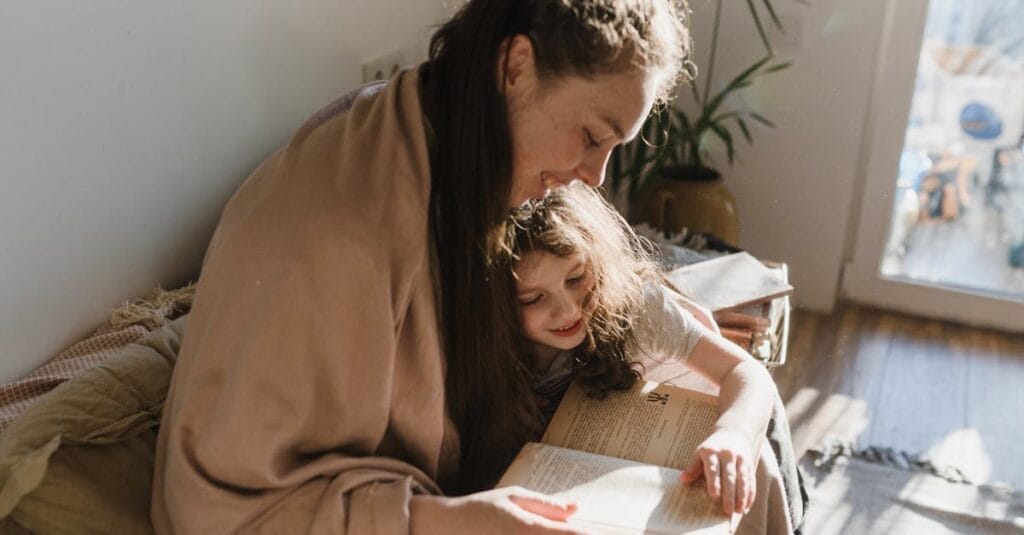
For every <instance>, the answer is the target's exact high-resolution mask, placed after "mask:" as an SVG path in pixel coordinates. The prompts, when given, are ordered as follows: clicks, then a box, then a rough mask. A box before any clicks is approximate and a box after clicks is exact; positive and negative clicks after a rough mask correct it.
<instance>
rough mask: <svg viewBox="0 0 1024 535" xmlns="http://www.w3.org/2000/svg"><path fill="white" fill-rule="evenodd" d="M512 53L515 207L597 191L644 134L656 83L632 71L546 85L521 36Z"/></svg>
mask: <svg viewBox="0 0 1024 535" xmlns="http://www.w3.org/2000/svg"><path fill="white" fill-rule="evenodd" d="M509 46H510V49H509V57H508V66H507V70H503V71H502V73H503V74H505V76H504V77H503V82H504V83H503V85H504V93H505V96H506V100H507V104H508V114H509V128H510V134H511V138H512V193H511V198H510V204H511V206H513V207H515V206H519V205H521V204H523V203H524V202H526V201H527V200H529V199H540V198H543V197H544V196H545V195H546V194H547V192H548V191H549V190H551V189H554V188H557V187H561V186H564V185H567V184H569V183H570V182H573V181H574V180H581V181H583V182H584V183H585V184H587V185H589V186H594V187H596V186H599V185H600V184H601V182H603V181H604V175H605V168H606V167H607V165H608V159H609V156H610V155H611V151H612V149H614V148H615V146H616V145H619V144H621V143H623V142H625V141H628V140H630V139H633V137H635V136H636V134H637V133H638V132H639V131H640V127H641V126H642V125H643V121H644V118H645V117H647V115H648V113H649V112H650V110H651V106H652V105H653V103H654V94H655V88H656V83H657V81H658V79H657V78H656V77H655V76H654V75H650V74H647V73H643V72H636V71H627V72H623V73H615V74H597V75H594V76H592V77H586V78H585V77H582V76H568V77H565V78H561V79H557V80H544V81H541V80H539V79H538V78H537V77H536V72H535V70H534V63H533V48H532V45H531V44H530V41H529V39H526V38H525V37H523V36H516V37H514V38H513V39H512V40H511V41H510V45H509ZM502 69H504V64H502Z"/></svg>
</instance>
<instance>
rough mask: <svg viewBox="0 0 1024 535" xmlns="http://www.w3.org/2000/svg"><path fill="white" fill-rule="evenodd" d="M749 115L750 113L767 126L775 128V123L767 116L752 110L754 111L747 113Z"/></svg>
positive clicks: (753, 117)
mask: <svg viewBox="0 0 1024 535" xmlns="http://www.w3.org/2000/svg"><path fill="white" fill-rule="evenodd" d="M747 115H749V116H750V117H751V118H752V119H754V120H755V121H757V122H759V123H761V124H763V125H765V126H767V127H768V128H775V123H773V122H771V121H769V120H768V118H767V117H765V116H764V115H761V114H760V113H757V112H753V111H752V112H749V113H747Z"/></svg>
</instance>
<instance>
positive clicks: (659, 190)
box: [632, 167, 740, 245]
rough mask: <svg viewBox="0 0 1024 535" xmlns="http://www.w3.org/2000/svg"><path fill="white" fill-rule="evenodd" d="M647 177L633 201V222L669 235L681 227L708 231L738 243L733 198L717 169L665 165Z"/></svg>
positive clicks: (737, 228) (730, 241) (732, 242)
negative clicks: (666, 166) (647, 224)
mask: <svg viewBox="0 0 1024 535" xmlns="http://www.w3.org/2000/svg"><path fill="white" fill-rule="evenodd" d="M650 180H651V183H649V184H647V185H646V186H645V187H644V188H643V190H642V191H641V193H640V195H639V197H638V198H637V199H636V202H635V203H634V207H633V211H632V213H633V214H634V217H635V219H636V221H637V222H646V223H649V224H650V225H651V226H653V227H654V228H657V229H659V230H661V231H663V232H668V233H673V234H674V233H677V232H679V231H681V230H682V229H683V228H686V229H688V230H689V231H690V232H710V233H712V234H714V235H715V236H718V237H719V238H721V239H723V240H725V241H726V242H729V243H730V244H732V245H738V244H739V241H740V220H739V215H738V214H737V213H736V200H735V199H734V198H733V196H732V193H731V192H730V191H729V189H728V188H726V187H725V184H724V181H723V180H722V175H720V174H719V173H718V172H716V171H714V170H712V169H706V168H693V167H669V168H665V169H663V170H662V171H661V173H660V174H659V175H658V176H655V177H651V179H650Z"/></svg>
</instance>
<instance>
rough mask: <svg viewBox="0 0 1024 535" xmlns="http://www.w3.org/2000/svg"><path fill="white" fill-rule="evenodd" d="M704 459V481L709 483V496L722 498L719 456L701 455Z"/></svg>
mask: <svg viewBox="0 0 1024 535" xmlns="http://www.w3.org/2000/svg"><path fill="white" fill-rule="evenodd" d="M701 456H702V457H704V459H703V460H704V480H705V481H707V483H708V494H709V495H711V497H712V498H718V497H719V496H721V490H722V487H721V481H720V480H719V477H720V474H719V466H718V456H717V455H715V454H714V453H712V454H701Z"/></svg>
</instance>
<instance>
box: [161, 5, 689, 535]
mask: <svg viewBox="0 0 1024 535" xmlns="http://www.w3.org/2000/svg"><path fill="white" fill-rule="evenodd" d="M680 8H681V6H678V5H676V4H675V3H673V2H670V0H632V1H612V0H586V1H575V2H569V1H565V0H471V1H470V2H469V3H468V4H467V5H466V6H464V7H463V8H462V9H461V10H460V11H459V13H457V14H456V15H455V16H454V17H453V18H452V20H451V21H449V22H448V23H446V24H445V25H444V26H442V27H441V28H440V30H439V31H438V32H437V33H436V34H435V36H434V38H433V39H432V42H431V51H430V59H429V61H428V62H427V63H425V64H424V65H422V66H420V67H419V68H418V69H414V70H411V71H406V72H403V73H400V74H399V75H396V77H395V78H393V79H392V80H391V81H390V82H389V83H387V84H375V85H371V86H367V87H365V88H363V89H361V90H359V91H357V92H355V93H353V94H350V95H348V96H347V97H344V98H343V99H341V100H340V101H338V102H336V103H335V104H333V105H331V106H329V107H327V108H325V109H324V110H323V111H321V112H320V113H318V114H317V115H315V116H314V117H313V118H312V119H310V120H309V121H308V122H307V123H306V124H305V125H304V126H303V127H302V128H300V130H299V131H298V132H297V133H296V135H295V137H294V138H293V139H292V140H291V141H290V142H289V144H288V145H287V146H286V147H284V148H283V149H281V150H280V151H279V152H278V153H276V154H274V155H273V156H271V157H270V158H269V159H268V160H266V161H265V162H263V163H262V164H261V165H260V166H259V167H258V168H257V169H256V170H255V171H254V172H253V174H252V175H251V176H250V177H249V178H248V179H247V181H246V183H245V184H244V185H243V186H242V187H241V188H240V189H239V191H238V192H237V193H236V194H235V196H234V197H233V198H232V200H231V202H230V203H229V204H228V206H227V207H226V209H225V211H224V214H223V216H222V219H221V222H220V224H219V225H218V228H217V231H216V233H215V234H214V237H213V240H212V241H211V243H210V247H209V250H208V251H207V255H206V259H205V262H204V265H203V272H202V276H201V278H200V281H199V285H198V289H197V296H196V300H195V303H194V305H193V309H192V313H191V316H190V318H189V321H188V327H187V333H186V336H185V339H184V341H183V346H182V350H181V356H180V357H179V362H178V363H177V365H176V369H175V374H174V378H173V380H172V385H171V390H170V392H169V395H168V400H167V404H166V406H165V413H164V419H163V425H162V428H161V433H160V438H159V441H158V445H157V470H156V475H155V479H154V494H153V522H154V527H155V528H156V530H157V532H160V533H167V532H203V533H222V532H232V531H247V532H248V531H272V532H289V533H291V532H301V531H315V532H327V533H332V532H346V531H351V532H354V533H363V532H378V531H387V532H391V531H405V530H407V529H411V530H412V531H421V532H435V531H438V530H440V529H442V528H443V530H444V531H446V532H458V531H466V532H479V531H485V530H486V531H495V530H499V531H500V530H503V529H514V530H518V531H530V530H531V529H532V530H535V531H537V532H546V531H550V532H560V531H564V530H565V529H566V528H565V525H564V524H562V523H560V521H562V520H564V519H565V518H566V517H567V516H568V515H570V514H571V512H572V506H571V505H570V504H565V503H559V502H556V501H554V500H551V499H549V498H546V497H544V496H538V495H534V494H530V493H527V492H526V491H522V490H517V489H511V490H510V489H501V490H494V491H481V490H482V489H485V488H488V487H489V486H490V485H491V484H493V482H494V481H495V480H496V478H497V476H498V475H499V474H500V472H501V470H502V469H503V468H504V466H505V465H506V464H507V462H508V461H509V460H510V459H511V456H512V455H513V454H514V452H515V451H516V450H517V449H518V447H519V445H521V443H522V442H523V441H524V440H526V439H528V438H532V437H533V436H534V435H535V434H536V432H537V431H538V430H537V422H536V420H535V418H534V416H535V414H534V412H533V411H531V410H530V409H529V406H528V405H524V403H523V401H522V400H524V399H527V397H528V396H529V395H530V390H529V378H528V376H527V374H526V373H525V372H524V370H523V368H522V366H521V364H520V363H519V361H518V359H517V358H516V357H515V356H514V355H512V354H511V351H510V349H509V348H511V347H512V346H511V344H510V342H511V340H513V337H514V336H515V333H516V331H515V325H512V324H509V323H508V322H507V321H492V318H508V317H511V316H510V315H509V312H510V311H508V310H502V307H501V303H503V302H505V300H504V299H503V295H502V291H503V289H504V288H505V285H503V284H499V283H500V282H502V281H499V280H495V277H501V276H504V275H503V274H502V272H501V271H500V270H496V269H494V270H492V269H491V265H490V259H491V258H492V255H494V254H495V253H496V248H497V244H498V243H500V239H499V237H500V236H501V235H502V234H503V232H502V228H501V227H502V223H503V221H504V220H505V217H506V215H507V213H508V209H509V208H510V207H512V206H516V205H518V204H521V203H522V202H524V201H526V200H527V199H530V198H539V197H542V196H543V195H544V194H545V192H546V191H547V190H549V189H551V188H555V187H559V186H561V185H564V184H567V183H569V182H572V181H573V180H581V181H583V182H585V183H587V184H589V185H591V186H596V185H598V184H600V183H601V181H602V179H603V176H604V169H605V165H606V163H607V160H608V155H609V153H610V151H611V150H612V148H613V147H614V146H615V145H617V144H619V143H621V142H623V141H625V140H628V139H630V138H632V137H633V136H635V135H636V132H637V131H638V130H639V128H640V125H641V123H642V121H643V119H644V118H645V117H646V116H647V114H648V113H649V111H650V109H651V107H652V105H654V104H655V103H656V102H664V101H665V97H666V95H667V94H668V93H669V92H670V91H671V88H672V86H673V84H674V82H675V79H676V78H677V77H678V75H679V73H680V69H681V66H682V65H683V63H684V61H685V59H686V50H687V46H688V37H687V34H686V30H685V28H684V27H683V26H682V23H681V22H680V21H681V19H680V18H679V17H680V15H681V10H680ZM441 489H444V490H445V491H446V492H447V493H448V494H449V495H452V494H465V495H463V496H460V497H445V496H441V492H440V491H441Z"/></svg>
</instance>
